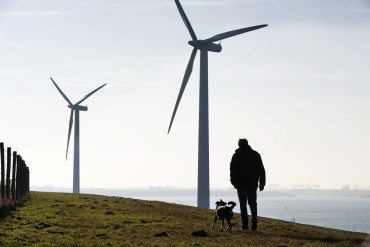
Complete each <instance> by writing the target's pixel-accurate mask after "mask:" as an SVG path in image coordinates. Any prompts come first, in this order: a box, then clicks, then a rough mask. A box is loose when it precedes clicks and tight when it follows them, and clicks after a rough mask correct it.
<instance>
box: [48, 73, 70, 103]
mask: <svg viewBox="0 0 370 247" xmlns="http://www.w3.org/2000/svg"><path fill="white" fill-rule="evenodd" d="M50 79H51V81H52V82H53V84H54V86H55V87H56V88H57V89H58V91H59V93H60V94H61V95H62V96H63V98H64V99H65V100H66V101H67V102H68V104H70V105H73V104H72V102H71V101H70V100H69V99H68V97H67V96H66V95H65V94H64V93H63V91H62V90H61V89H60V88H59V87H58V85H57V84H56V83H55V81H54V80H53V78H51V77H50Z"/></svg>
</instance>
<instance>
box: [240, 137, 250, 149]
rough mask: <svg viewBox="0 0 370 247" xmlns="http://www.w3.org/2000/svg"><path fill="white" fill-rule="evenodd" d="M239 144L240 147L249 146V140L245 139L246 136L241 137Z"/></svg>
mask: <svg viewBox="0 0 370 247" xmlns="http://www.w3.org/2000/svg"><path fill="white" fill-rule="evenodd" d="M238 146H239V147H240V148H246V147H248V140H247V139H245V138H242V139H239V141H238Z"/></svg>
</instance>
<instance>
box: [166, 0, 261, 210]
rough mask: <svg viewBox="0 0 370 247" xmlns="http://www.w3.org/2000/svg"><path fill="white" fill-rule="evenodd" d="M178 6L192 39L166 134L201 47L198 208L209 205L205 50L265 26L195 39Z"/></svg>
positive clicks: (177, 1) (213, 48)
mask: <svg viewBox="0 0 370 247" xmlns="http://www.w3.org/2000/svg"><path fill="white" fill-rule="evenodd" d="M175 3H176V6H177V9H178V10H179V12H180V15H181V17H182V19H183V21H184V23H185V26H186V27H187V29H188V30H189V33H190V36H191V38H192V40H191V41H189V42H188V44H189V45H191V46H192V47H194V48H193V51H192V53H191V56H190V60H189V63H188V66H187V68H186V71H185V75H184V78H183V80H182V84H181V88H180V92H179V95H178V97H177V100H176V104H175V108H174V110H173V114H172V118H171V122H170V126H169V128H168V133H169V132H170V130H171V127H172V123H173V120H174V118H175V115H176V112H177V108H178V106H179V104H180V101H181V97H182V95H183V93H184V90H185V88H186V85H187V83H188V81H189V78H190V75H191V73H192V71H193V65H194V59H195V56H196V55H197V51H198V50H200V89H199V133H198V135H199V136H198V195H197V197H198V201H197V205H198V207H200V208H209V200H210V199H209V126H208V52H209V51H211V52H221V50H222V46H221V44H215V43H214V42H217V41H221V40H223V39H226V38H230V37H233V36H236V35H239V34H242V33H246V32H250V31H254V30H257V29H260V28H263V27H266V26H268V25H258V26H252V27H247V28H242V29H237V30H234V31H230V32H225V33H220V34H217V35H215V36H213V37H211V38H208V39H204V40H201V39H198V38H197V36H196V35H195V32H194V30H193V28H192V26H191V24H190V22H189V19H188V18H187V16H186V14H185V12H184V10H183V8H182V6H181V4H180V1H179V0H175Z"/></svg>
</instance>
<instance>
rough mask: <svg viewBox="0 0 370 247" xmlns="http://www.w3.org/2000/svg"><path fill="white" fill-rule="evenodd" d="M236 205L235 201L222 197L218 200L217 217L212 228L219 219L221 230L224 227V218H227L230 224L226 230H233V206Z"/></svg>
mask: <svg viewBox="0 0 370 247" xmlns="http://www.w3.org/2000/svg"><path fill="white" fill-rule="evenodd" d="M235 206H236V203H235V202H232V201H230V202H228V203H226V202H224V201H223V200H222V199H220V200H219V201H217V202H216V209H215V219H214V221H213V225H212V230H213V229H214V227H215V223H216V221H217V220H221V231H223V229H224V220H226V222H227V224H228V225H229V226H228V227H227V229H226V231H230V232H231V226H232V224H231V219H232V218H233V215H234V213H233V208H234V207H235Z"/></svg>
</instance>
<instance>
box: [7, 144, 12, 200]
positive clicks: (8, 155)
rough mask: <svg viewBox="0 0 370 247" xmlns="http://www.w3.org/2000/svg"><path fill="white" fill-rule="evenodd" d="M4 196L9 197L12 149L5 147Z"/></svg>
mask: <svg viewBox="0 0 370 247" xmlns="http://www.w3.org/2000/svg"><path fill="white" fill-rule="evenodd" d="M6 158H7V159H6V198H7V200H8V199H10V167H11V162H12V149H11V148H9V147H8V148H7V149H6Z"/></svg>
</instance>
